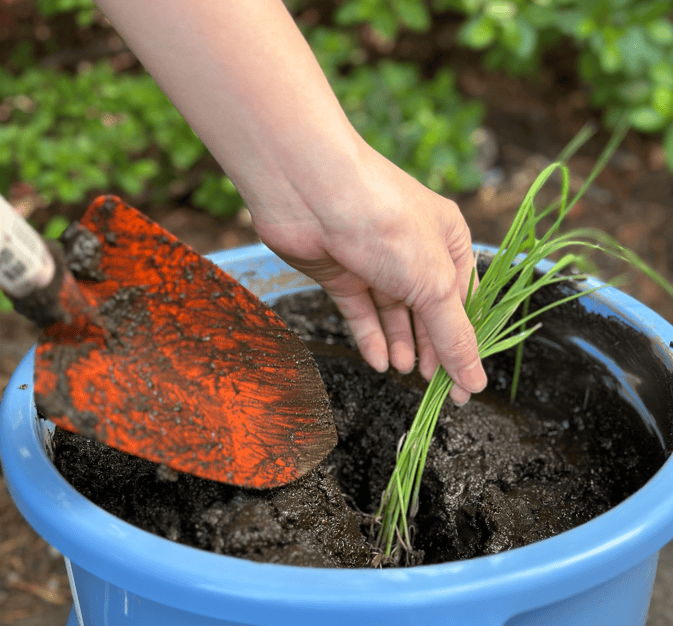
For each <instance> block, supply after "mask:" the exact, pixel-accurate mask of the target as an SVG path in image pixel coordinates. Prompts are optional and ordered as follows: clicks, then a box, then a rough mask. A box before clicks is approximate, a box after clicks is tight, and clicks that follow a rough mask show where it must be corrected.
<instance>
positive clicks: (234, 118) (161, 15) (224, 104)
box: [97, 0, 363, 220]
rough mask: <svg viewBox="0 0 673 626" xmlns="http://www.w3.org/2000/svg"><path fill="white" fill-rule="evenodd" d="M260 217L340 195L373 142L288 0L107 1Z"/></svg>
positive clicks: (114, 18) (129, 38) (134, 45)
mask: <svg viewBox="0 0 673 626" xmlns="http://www.w3.org/2000/svg"><path fill="white" fill-rule="evenodd" d="M97 1H98V4H99V6H100V7H101V9H102V10H103V11H104V12H105V13H106V14H107V15H108V16H109V17H110V19H111V21H112V22H113V23H114V25H115V26H116V28H117V29H118V31H119V32H120V34H121V35H122V37H124V39H125V40H126V41H127V43H128V44H129V46H130V47H131V48H132V49H133V50H134V52H135V53H136V55H137V56H138V57H139V59H140V61H141V62H142V63H143V64H144V66H145V67H146V68H147V70H148V71H149V72H150V73H151V74H152V76H153V77H154V78H155V80H156V81H157V82H158V83H159V85H160V86H161V87H162V89H163V90H164V91H165V92H166V93H167V94H168V96H169V97H170V98H171V100H172V101H173V103H174V104H175V105H176V106H177V108H178V109H179V110H180V112H181V113H182V114H183V116H184V117H185V119H186V120H187V121H188V122H189V124H190V125H191V126H192V128H193V129H194V130H195V131H196V133H197V134H198V135H199V136H200V137H201V139H202V140H203V142H204V143H205V144H206V146H207V147H208V149H209V150H210V151H211V153H212V154H213V156H214V157H215V158H216V159H217V160H218V162H219V163H220V165H221V166H222V167H223V169H224V170H225V171H226V173H227V174H228V175H229V176H230V178H231V179H232V181H233V182H234V184H235V185H236V186H237V188H238V190H239V191H240V193H241V194H242V196H243V198H244V200H245V201H246V203H247V204H248V206H249V208H250V209H251V211H253V214H255V213H256V214H258V215H259V214H263V216H264V219H265V220H270V219H273V215H274V213H275V209H280V212H281V213H282V214H283V216H284V219H285V220H287V219H288V218H289V217H291V214H292V212H293V211H295V212H296V211H298V210H299V208H298V207H299V206H301V204H303V202H302V198H306V197H309V198H311V199H312V200H313V199H316V198H321V199H324V198H326V197H329V196H330V195H332V194H335V193H336V194H338V193H339V189H338V181H339V180H341V181H344V180H346V179H347V178H348V176H350V175H352V174H353V173H354V172H355V169H356V168H355V167H354V165H353V164H354V163H355V162H357V159H358V152H359V151H360V150H362V148H363V142H362V140H361V139H360V138H359V136H358V135H357V133H356V132H355V130H354V129H353V128H352V126H351V125H350V123H349V122H348V120H347V118H346V116H345V114H344V112H343V110H342V109H341V106H340V105H339V103H338V101H337V99H336V97H335V96H334V93H333V92H332V90H331V88H330V86H329V84H328V82H327V80H326V78H325V76H324V74H323V72H322V70H321V69H320V66H319V65H318V63H317V61H316V60H315V57H314V56H313V53H312V52H311V50H310V48H309V46H308V45H307V43H306V41H305V40H304V38H303V36H302V35H301V33H300V32H299V30H298V29H297V27H296V26H295V24H294V22H293V20H292V18H291V16H290V15H289V14H288V12H287V11H286V9H285V7H284V5H283V3H282V2H281V0H227V1H226V2H225V1H222V0H199V1H198V2H188V1H187V2H186V1H185V0H161V1H159V0H147V1H143V2H138V1H137V0H97Z"/></svg>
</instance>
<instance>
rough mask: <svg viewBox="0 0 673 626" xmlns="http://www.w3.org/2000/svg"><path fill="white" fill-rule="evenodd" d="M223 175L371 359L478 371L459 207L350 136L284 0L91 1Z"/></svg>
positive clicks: (474, 379)
mask: <svg viewBox="0 0 673 626" xmlns="http://www.w3.org/2000/svg"><path fill="white" fill-rule="evenodd" d="M98 4H99V6H100V7H101V9H102V10H103V11H105V13H106V14H107V15H108V17H109V18H110V20H111V21H112V22H113V23H114V25H115V26H116V28H117V29H118V31H119V32H120V34H121V35H122V36H123V37H124V38H125V39H126V41H127V43H128V45H129V46H130V47H131V48H132V49H133V50H134V52H135V53H136V54H137V56H138V57H139V59H140V60H141V61H142V63H143V64H144V65H145V67H146V68H147V70H148V71H149V72H150V74H152V76H153V77H154V78H155V80H156V81H157V82H158V83H159V85H160V86H161V87H162V89H163V90H164V91H165V92H166V93H167V94H168V96H169V97H170V98H171V100H172V101H173V102H174V103H175V105H176V106H177V108H178V109H179V110H180V112H181V113H182V114H183V116H184V117H185V119H186V120H187V121H188V122H189V123H190V125H191V126H192V128H194V130H195V131H196V132H197V134H198V135H199V136H200V137H201V139H202V140H203V142H204V143H205V144H206V146H208V148H209V150H210V151H211V153H212V154H213V155H214V156H215V158H216V159H217V160H218V161H219V163H220V164H221V166H222V167H223V169H224V170H225V171H226V173H227V175H228V176H229V177H230V178H231V180H232V181H233V183H234V184H235V185H236V187H237V189H238V190H239V192H240V193H241V196H242V197H243V199H244V200H245V202H246V205H247V206H248V208H249V209H250V212H251V214H252V217H253V221H254V224H255V227H256V229H257V231H258V233H259V235H260V237H261V238H262V240H263V241H265V243H266V244H267V245H268V246H269V247H270V248H271V249H273V250H274V251H275V252H277V253H278V254H279V255H280V256H281V257H283V258H284V259H285V260H287V261H288V262H289V263H290V264H292V265H294V266H295V267H296V268H297V269H299V270H301V271H303V272H305V273H306V274H308V275H309V276H311V277H313V278H314V279H316V280H317V281H318V282H319V283H321V284H322V286H323V287H324V288H325V289H326V291H327V292H328V293H329V294H330V295H331V296H332V297H333V298H334V300H335V301H336V303H337V305H338V306H339V308H340V309H341V311H342V312H343V313H344V315H345V316H346V318H347V319H348V321H349V324H350V326H351V328H352V330H353V333H354V335H355V338H356V340H357V342H358V346H359V347H360V350H361V352H362V354H363V356H364V357H365V358H366V359H367V361H368V362H369V363H370V364H371V365H372V366H373V367H375V368H376V369H378V370H381V371H383V370H385V369H386V368H387V367H388V363H389V362H390V363H392V365H393V366H394V367H396V368H398V369H399V370H401V371H409V370H410V369H411V367H412V366H413V362H414V355H415V349H414V333H413V332H412V326H413V327H414V330H415V336H416V342H415V344H416V347H417V348H418V352H419V359H420V363H419V366H420V368H421V371H422V373H423V374H424V375H425V376H426V377H429V376H430V375H431V374H432V372H433V371H434V369H435V367H436V366H437V364H438V362H441V363H442V364H443V365H444V367H445V368H446V369H447V371H448V372H449V374H451V375H452V376H453V377H454V379H455V380H456V382H457V383H458V385H459V386H458V387H455V388H454V391H453V393H452V397H453V398H454V400H455V401H457V402H459V403H462V402H464V401H466V400H467V398H468V397H469V392H470V391H473V392H474V391H479V390H481V389H482V388H483V387H484V385H485V382H486V378H485V375H484V372H483V369H482V367H481V363H480V361H479V358H478V354H477V348H476V340H475V337H474V333H473V332H472V327H471V325H470V324H469V321H468V320H467V317H466V316H465V313H464V310H463V307H462V304H461V300H464V298H465V295H466V291H467V288H468V287H467V286H468V282H469V276H470V272H471V269H472V267H473V264H474V259H473V256H472V251H471V247H470V235H469V230H468V228H467V226H466V224H465V221H464V219H463V217H462V215H461V214H460V211H459V209H458V207H457V206H456V205H455V203H453V202H451V201H449V200H447V199H445V198H442V197H441V196H439V195H437V194H435V193H434V192H432V191H430V190H429V189H427V188H426V187H424V186H423V185H421V184H420V183H418V182H417V181H415V180H414V179H413V178H411V177H410V176H408V175H407V174H405V173H404V172H402V171H401V170H400V169H398V168H397V167H396V166H394V165H393V164H392V163H390V162H389V161H388V160H386V159H384V158H383V157H382V156H381V155H379V154H378V153H376V152H375V151H374V150H372V149H371V148H370V147H369V146H368V145H367V144H366V143H365V142H364V141H363V140H362V139H361V137H360V136H359V135H358V134H357V133H356V131H355V130H354V129H353V127H352V126H351V124H350V123H349V121H348V119H347V118H346V116H345V114H344V112H343V110H342V109H341V106H340V105H339V102H338V101H337V99H336V97H335V96H334V93H333V92H332V90H331V88H330V86H329V84H328V82H327V80H326V78H325V76H324V74H323V72H322V70H321V69H320V66H319V65H318V63H317V61H316V60H315V57H314V56H313V53H312V52H311V50H310V48H309V46H308V44H307V43H306V41H305V39H304V38H303V36H302V35H301V33H300V32H299V30H298V29H297V27H296V25H295V24H294V21H293V20H292V17H291V16H290V15H289V13H288V12H287V10H286V9H285V6H284V5H283V3H282V2H281V0H228V1H226V2H223V1H222V0H199V1H198V2H185V1H184V0H161V1H159V0H144V1H143V2H137V0H98Z"/></svg>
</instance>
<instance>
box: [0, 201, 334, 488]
mask: <svg viewBox="0 0 673 626" xmlns="http://www.w3.org/2000/svg"><path fill="white" fill-rule="evenodd" d="M0 219H1V221H0V238H1V239H0V287H2V289H3V290H4V291H6V292H7V293H8V294H9V295H10V296H11V297H12V299H13V301H14V304H15V308H16V310H17V311H19V312H20V313H22V314H24V315H26V316H27V317H29V318H30V319H32V320H34V321H35V322H37V323H38V324H39V325H40V326H41V327H42V328H43V329H44V332H43V333H42V334H41V336H40V338H39V340H38V344H37V347H36V352H35V387H34V393H35V404H36V406H37V408H38V412H39V413H40V414H41V415H42V416H44V417H46V418H48V419H50V420H52V421H53V422H55V423H56V424H57V425H58V426H61V427H62V428H65V429H67V430H70V431H73V432H79V433H81V434H83V435H86V436H87V437H90V438H93V439H96V440H98V441H101V442H103V443H105V444H107V445H109V446H112V447H114V448H117V449H119V450H122V451H124V452H128V453H130V454H134V455H136V456H139V457H143V458H145V459H148V460H150V461H154V462H156V463H160V464H163V465H166V466H168V467H169V468H171V469H174V470H177V471H180V472H187V473H190V474H195V475H196V476H200V477H203V478H208V479H212V480H216V481H220V482H224V483H229V484H232V485H237V486H242V487H254V488H268V487H275V486H279V485H283V484H285V483H288V482H290V481H292V480H295V479H297V478H299V477H300V476H302V475H303V474H305V473H306V472H307V471H309V470H310V469H312V468H313V467H315V466H316V465H317V464H318V463H319V462H320V461H322V460H323V459H324V458H325V457H326V456H327V454H328V453H329V452H330V450H331V449H332V448H333V447H334V445H335V444H336V439H337V437H336V430H335V427H334V424H333V421H332V417H331V411H330V406H329V401H328V398H327V394H326V392H325V388H324V386H323V384H322V381H321V379H320V376H319V374H318V369H317V367H316V364H315V362H314V360H313V358H312V357H311V355H310V353H309V352H308V350H307V348H306V347H305V346H304V344H303V343H302V342H301V340H300V339H299V338H298V337H297V335H296V334H295V333H294V332H292V331H291V330H290V329H289V328H287V326H286V325H285V324H284V323H283V322H282V321H281V319H280V318H279V317H278V316H276V315H275V313H274V312H273V311H272V310H271V309H270V308H269V307H268V306H266V305H265V304H264V303H262V302H261V301H260V300H259V299H258V298H257V297H256V296H254V295H253V294H252V293H250V292H249V291H247V290H246V289H245V288H244V287H243V286H242V285H240V284H239V283H238V282H236V281H235V280H234V279H233V278H232V277H231V276H229V275H228V274H226V273H225V272H223V271H222V270H220V269H219V268H218V267H217V266H216V265H214V264H213V263H211V262H210V261H208V260H207V259H205V258H203V257H202V256H200V255H199V254H197V253H196V252H194V250H192V249H191V248H190V247H189V246H187V245H185V244H183V243H182V242H180V241H179V240H178V239H177V238H176V237H174V236H173V235H172V234H170V233H169V232H168V231H166V230H164V229H163V228H162V227H160V226H159V225H158V224H156V223H154V222H152V221H151V220H150V219H149V218H147V217H146V216H145V215H143V214H142V213H140V212H139V211H138V210H136V209H134V208H133V207H130V206H129V205H127V204H125V203H124V202H122V201H121V200H120V199H119V198H117V197H114V196H102V197H100V198H98V199H97V200H96V201H94V202H93V204H92V205H91V206H90V207H89V209H88V210H87V211H86V213H85V214H84V217H83V218H82V220H81V221H80V222H79V223H77V222H75V223H73V224H71V225H70V227H69V228H68V229H66V231H65V232H64V234H63V236H62V238H61V240H62V241H63V243H64V247H63V248H61V247H60V246H57V245H55V244H54V243H53V242H49V243H48V244H47V245H45V242H43V241H42V240H41V239H40V238H39V236H37V234H36V233H35V231H33V230H32V229H31V228H30V227H29V226H28V224H27V223H26V222H25V221H24V220H23V219H22V218H20V217H19V216H18V214H17V213H15V212H14V211H13V210H12V209H11V207H10V206H9V205H8V204H7V203H6V202H4V201H3V202H2V203H0ZM47 248H48V249H47ZM71 270H72V272H71Z"/></svg>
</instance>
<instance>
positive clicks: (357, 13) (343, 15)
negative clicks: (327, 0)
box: [334, 0, 371, 26]
mask: <svg viewBox="0 0 673 626" xmlns="http://www.w3.org/2000/svg"><path fill="white" fill-rule="evenodd" d="M370 5H371V3H367V2H362V0H350V1H347V2H344V3H343V4H341V5H340V6H339V8H338V9H337V10H336V13H335V14H334V20H335V21H336V23H337V24H339V25H341V26H349V25H350V24H357V23H358V22H363V21H365V20H367V18H369V17H370V14H371V8H370Z"/></svg>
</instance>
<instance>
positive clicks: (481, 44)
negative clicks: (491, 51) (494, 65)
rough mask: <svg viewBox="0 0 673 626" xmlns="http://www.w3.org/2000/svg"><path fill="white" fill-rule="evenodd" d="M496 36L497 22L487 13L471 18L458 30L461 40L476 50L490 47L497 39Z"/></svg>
mask: <svg viewBox="0 0 673 626" xmlns="http://www.w3.org/2000/svg"><path fill="white" fill-rule="evenodd" d="M495 37H496V28H495V23H494V22H493V19H492V18H489V17H487V16H486V15H477V16H474V17H472V18H470V19H469V20H468V21H467V22H466V23H465V25H464V26H463V27H462V28H461V29H460V31H459V32H458V39H459V41H460V42H461V43H462V44H464V45H466V46H467V47H468V48H473V49H474V50H483V49H484V48H488V47H489V46H490V45H491V44H492V43H493V42H494V41H495Z"/></svg>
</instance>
